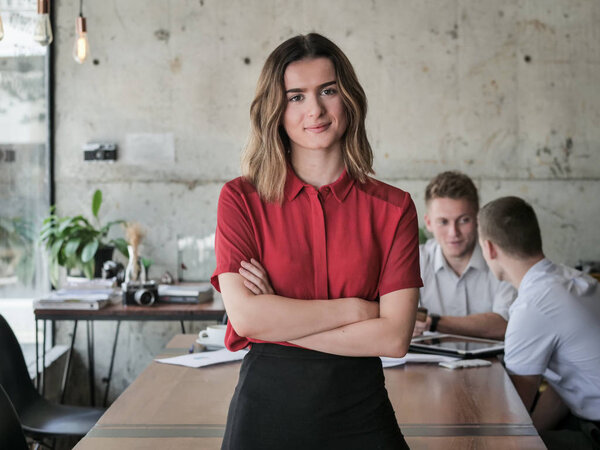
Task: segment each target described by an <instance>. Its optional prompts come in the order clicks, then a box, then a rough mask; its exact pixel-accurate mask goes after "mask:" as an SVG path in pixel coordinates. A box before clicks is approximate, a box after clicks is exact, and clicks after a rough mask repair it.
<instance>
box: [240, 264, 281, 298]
mask: <svg viewBox="0 0 600 450" xmlns="http://www.w3.org/2000/svg"><path fill="white" fill-rule="evenodd" d="M241 265H242V267H240V270H239V273H240V275H241V276H243V277H244V286H246V287H247V288H248V289H250V291H252V292H253V293H254V294H256V295H261V294H275V291H274V290H273V288H272V287H271V281H269V275H267V271H266V270H265V268H264V267H263V266H262V264H261V263H259V262H258V261H257V260H255V259H254V258H252V259H250V262H246V261H242V262H241Z"/></svg>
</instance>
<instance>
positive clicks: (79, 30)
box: [73, 0, 90, 64]
mask: <svg viewBox="0 0 600 450" xmlns="http://www.w3.org/2000/svg"><path fill="white" fill-rule="evenodd" d="M82 11H83V0H79V17H77V20H76V22H75V44H74V45H73V59H74V60H75V62H78V63H79V64H83V63H84V62H85V60H86V58H87V57H88V55H89V54H90V46H89V43H88V38H87V24H86V20H85V17H83V12H82Z"/></svg>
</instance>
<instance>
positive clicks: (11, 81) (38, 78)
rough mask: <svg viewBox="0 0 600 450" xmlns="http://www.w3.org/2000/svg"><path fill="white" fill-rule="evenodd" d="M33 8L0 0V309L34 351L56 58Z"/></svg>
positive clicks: (43, 288) (43, 284)
mask: <svg viewBox="0 0 600 450" xmlns="http://www.w3.org/2000/svg"><path fill="white" fill-rule="evenodd" d="M35 8H36V2H31V1H26V0H5V1H2V0H0V14H1V15H2V22H3V25H4V38H3V39H2V40H1V41H0V314H2V315H4V316H5V318H6V319H7V320H8V322H9V323H10V324H11V327H12V328H13V331H14V332H15V334H16V335H17V338H18V339H19V341H20V342H21V344H22V345H23V347H24V350H25V351H26V353H27V354H28V355H29V354H32V353H33V354H34V352H35V347H34V343H35V333H34V321H33V312H32V299H33V298H35V297H37V296H40V295H42V294H43V293H44V292H47V291H48V288H49V282H48V275H47V264H46V262H45V256H44V251H43V249H42V247H41V246H40V245H39V241H38V234H39V228H40V225H41V222H42V220H43V218H44V217H45V216H46V215H47V214H48V206H49V204H50V177H49V142H50V141H49V131H48V129H49V127H48V123H49V122H48V121H49V110H50V109H49V102H48V88H47V86H48V84H49V83H48V78H49V70H48V63H49V58H50V55H49V53H48V52H49V49H48V47H42V46H40V45H39V44H38V43H36V42H35V41H34V40H33V38H32V36H33V26H34V21H35V19H36V13H37V11H36V9H35ZM40 342H41V336H40Z"/></svg>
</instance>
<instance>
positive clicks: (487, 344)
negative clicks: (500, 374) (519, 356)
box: [410, 333, 504, 358]
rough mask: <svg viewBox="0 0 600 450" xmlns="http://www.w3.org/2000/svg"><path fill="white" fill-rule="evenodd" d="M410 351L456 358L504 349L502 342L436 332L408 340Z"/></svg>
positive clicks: (477, 356)
mask: <svg viewBox="0 0 600 450" xmlns="http://www.w3.org/2000/svg"><path fill="white" fill-rule="evenodd" d="M410 351H412V352H420V353H435V354H439V355H450V356H456V357H458V358H479V357H481V356H491V355H496V354H498V353H502V352H503V351H504V342H503V341H494V340H492V339H482V338H475V337H469V336H459V335H455V334H442V333H436V334H430V335H427V336H418V337H415V338H413V339H412V341H411V342H410Z"/></svg>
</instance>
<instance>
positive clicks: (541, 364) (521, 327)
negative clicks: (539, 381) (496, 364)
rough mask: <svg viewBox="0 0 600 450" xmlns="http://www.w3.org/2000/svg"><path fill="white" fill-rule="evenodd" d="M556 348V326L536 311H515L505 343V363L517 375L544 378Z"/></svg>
mask: <svg viewBox="0 0 600 450" xmlns="http://www.w3.org/2000/svg"><path fill="white" fill-rule="evenodd" d="M555 346H556V336H555V334H554V333H553V332H552V324H551V323H549V321H548V319H547V318H546V317H545V316H544V315H543V314H541V313H540V312H539V311H537V310H535V309H534V308H531V307H528V306H527V305H519V306H518V307H517V308H513V310H512V311H511V316H510V320H509V321H508V327H507V328H506V336H505V339H504V363H505V364H506V369H507V370H508V371H509V372H510V373H512V374H515V375H543V374H544V372H545V371H546V368H547V367H548V364H549V362H550V358H551V356H552V353H553V352H554V349H555Z"/></svg>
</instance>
